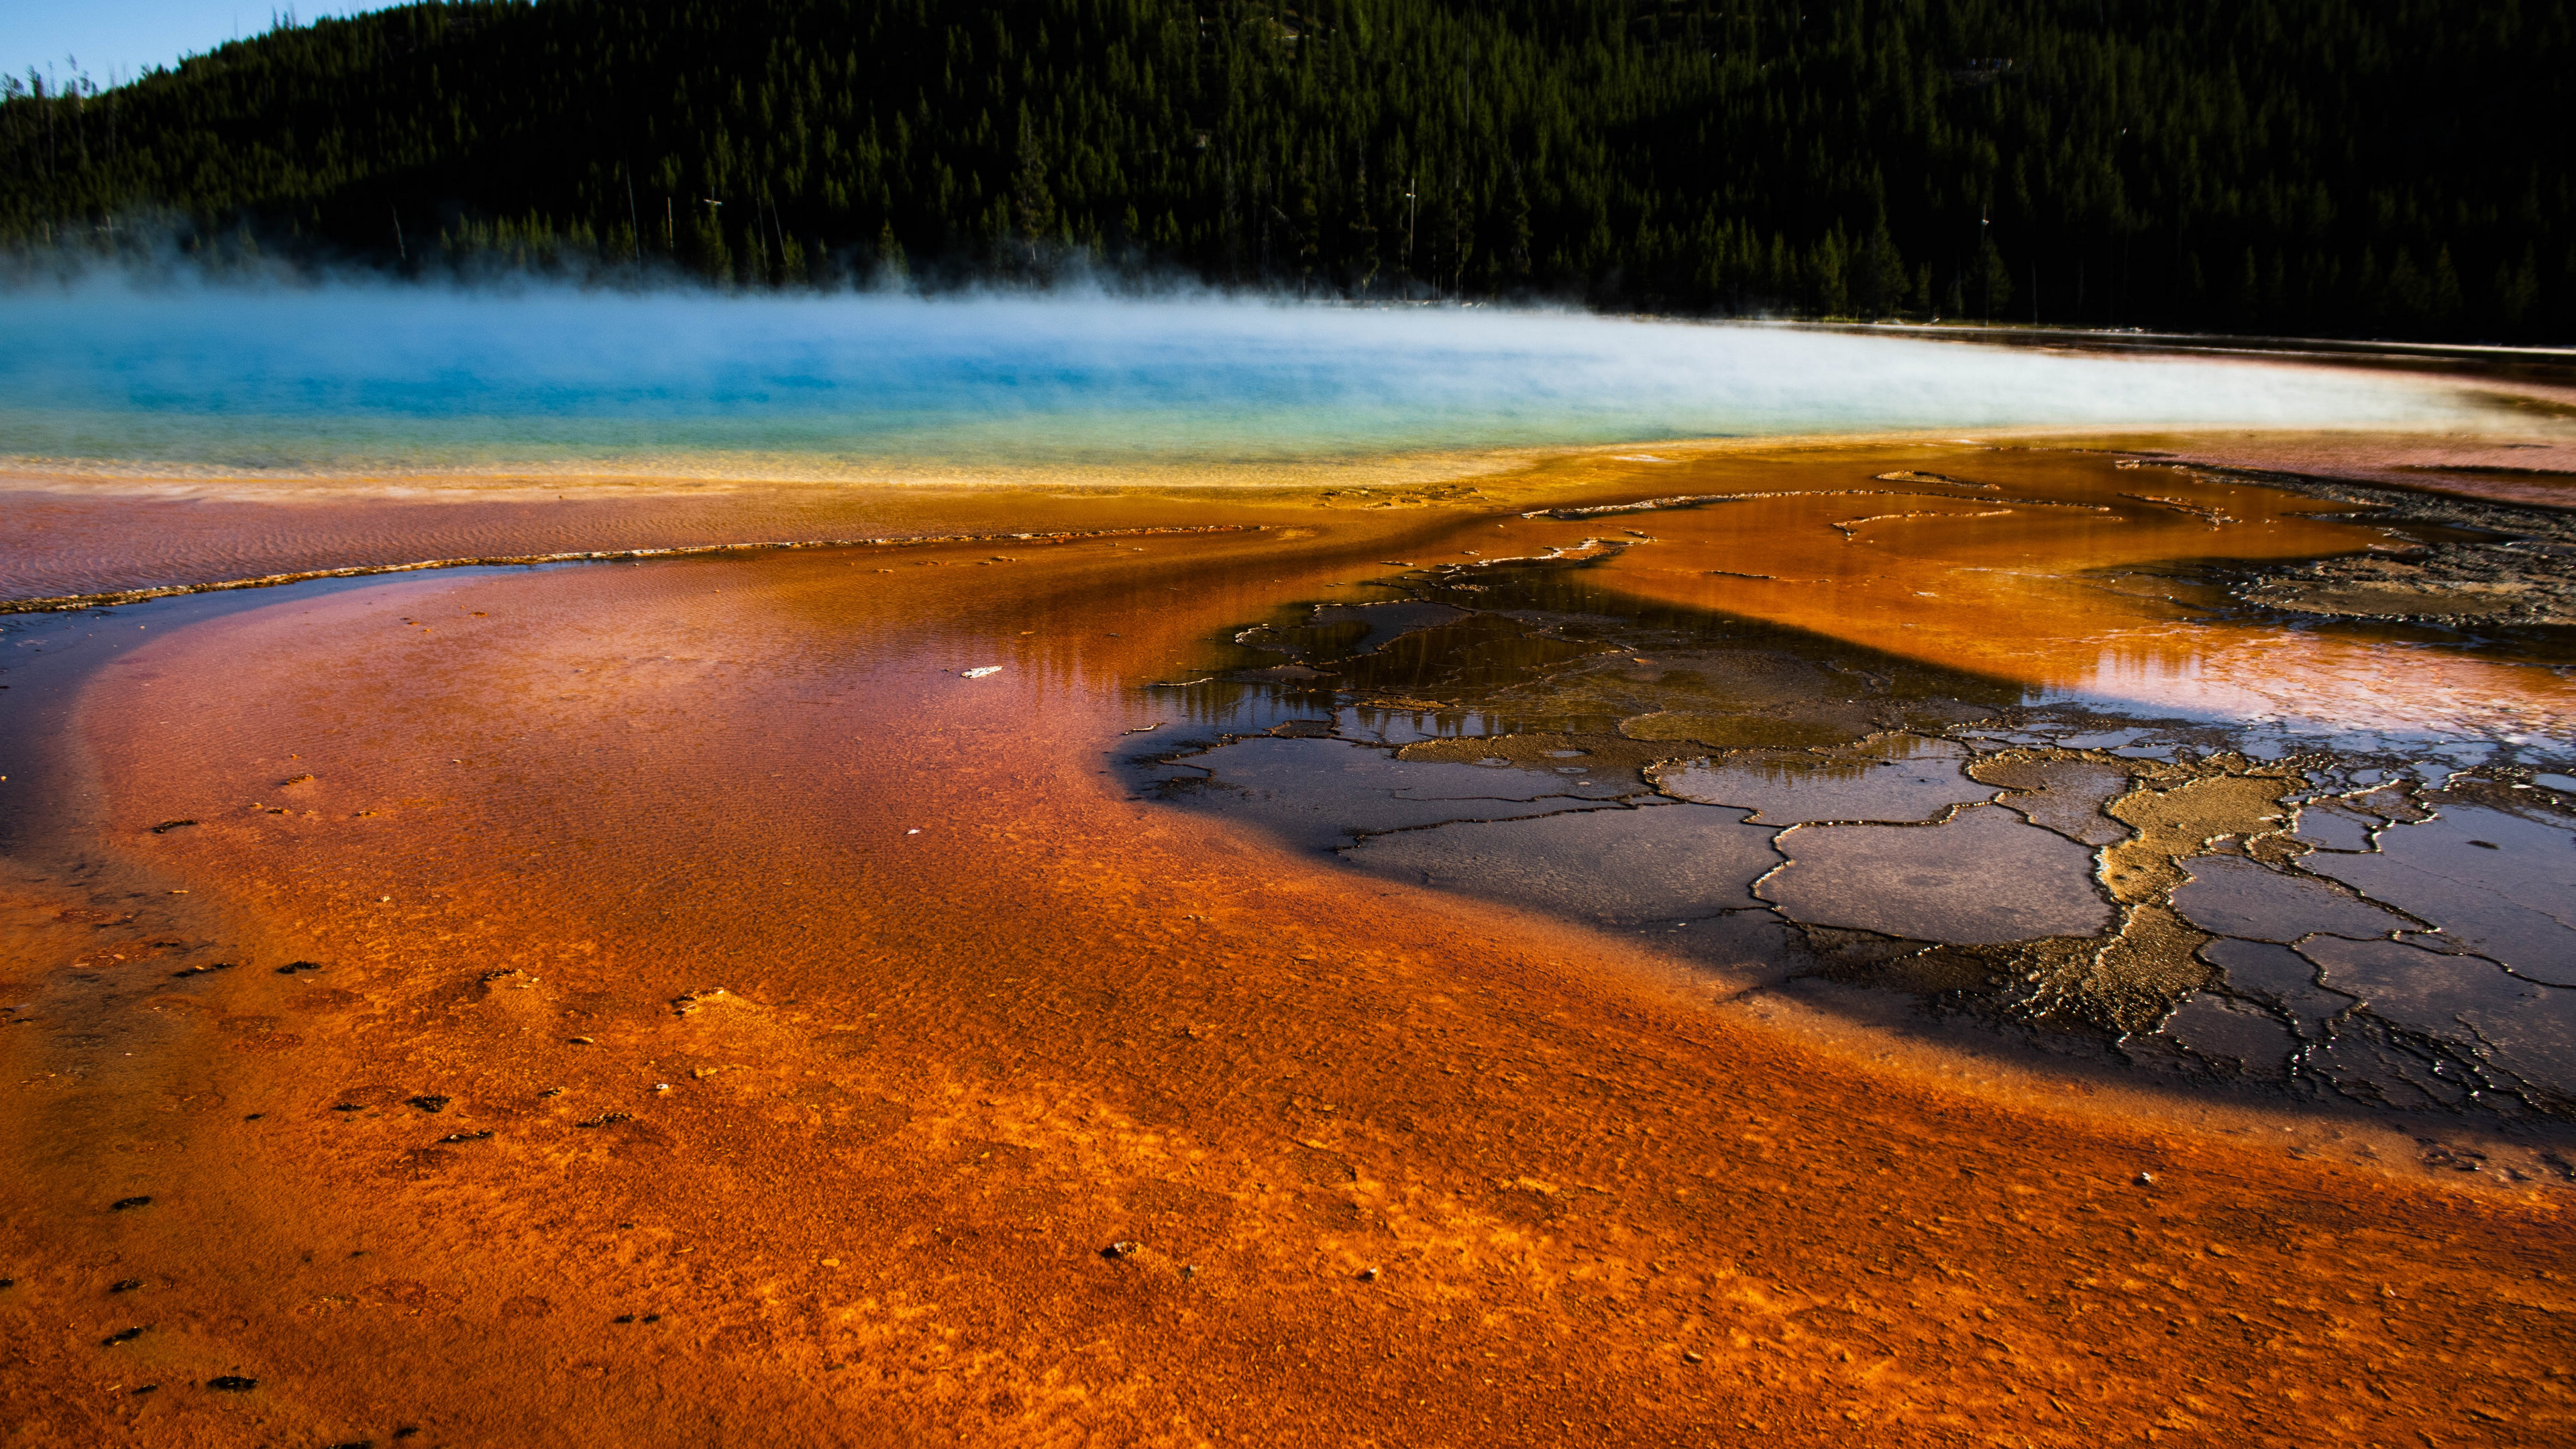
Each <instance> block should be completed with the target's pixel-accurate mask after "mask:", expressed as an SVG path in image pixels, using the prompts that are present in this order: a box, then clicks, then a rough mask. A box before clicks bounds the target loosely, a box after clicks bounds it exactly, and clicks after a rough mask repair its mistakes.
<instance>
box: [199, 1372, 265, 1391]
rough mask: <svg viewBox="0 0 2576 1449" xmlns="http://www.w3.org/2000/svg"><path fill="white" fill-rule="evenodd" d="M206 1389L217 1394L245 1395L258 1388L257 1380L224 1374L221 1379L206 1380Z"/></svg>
mask: <svg viewBox="0 0 2576 1449" xmlns="http://www.w3.org/2000/svg"><path fill="white" fill-rule="evenodd" d="M206 1387H207V1388H210V1389H212V1390H214V1391H215V1392H216V1393H219V1394H246V1393H249V1392H250V1391H251V1390H253V1389H255V1388H258V1387H259V1380H257V1379H246V1378H243V1377H242V1376H241V1375H239V1374H225V1375H223V1376H222V1377H221V1378H211V1379H208V1380H206Z"/></svg>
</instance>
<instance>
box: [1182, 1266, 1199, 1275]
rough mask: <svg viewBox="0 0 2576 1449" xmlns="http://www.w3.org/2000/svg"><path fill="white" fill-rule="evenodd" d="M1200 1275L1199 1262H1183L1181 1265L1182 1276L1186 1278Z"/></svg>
mask: <svg viewBox="0 0 2576 1449" xmlns="http://www.w3.org/2000/svg"><path fill="white" fill-rule="evenodd" d="M1198 1275H1199V1265H1198V1264H1196V1263H1183V1264H1182V1265H1181V1276H1182V1277H1184V1278H1195V1277H1197V1276H1198Z"/></svg>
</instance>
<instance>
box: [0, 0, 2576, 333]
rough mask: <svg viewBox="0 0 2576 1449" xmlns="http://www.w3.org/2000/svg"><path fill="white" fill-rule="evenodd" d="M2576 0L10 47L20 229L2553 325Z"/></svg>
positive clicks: (410, 247)
mask: <svg viewBox="0 0 2576 1449" xmlns="http://www.w3.org/2000/svg"><path fill="white" fill-rule="evenodd" d="M2569 10H2570V7H2569V6H2568V5H2567V4H2566V3H2563V0H2560V3H2550V0H2533V3H2516V0H2496V3H2488V4H2482V5H2476V6H2463V5H2456V4H2450V5H2446V4H2438V3H2432V0H1487V3H1483V4H1477V5H1470V4H1468V3H1466V0H1297V3H1296V4H1295V5H1294V6H1293V7H1292V6H1290V5H1288V4H1286V3H1280V0H1019V3H1014V4H1009V5H998V4H971V3H964V0H544V3H541V4H525V3H515V0H467V3H449V4H439V3H430V4H420V5H413V6H407V7H404V8H400V9H395V10H389V11H384V12H380V13H377V14H372V15H366V16H361V17H358V18H355V19H351V20H345V21H342V20H326V21H321V22H317V23H315V24H312V25H309V26H295V25H287V26H283V27H280V28H278V29H276V30H273V31H271V32H270V33H268V34H266V35H263V36H260V37H258V38H256V39H252V40H245V41H239V42H236V43H234V44H231V45H227V46H224V47H222V48H221V49H218V50H216V51H214V52H212V53H210V54H208V55H204V56H199V57H195V58H192V59H190V60H188V61H186V62H184V63H183V64H182V65H180V66H179V67H178V68H177V69H176V70H171V71H156V72H153V73H150V74H148V75H146V76H145V77H143V78H142V79H140V80H138V81H135V82H133V83H132V84H129V85H125V86H121V87H117V88H114V89H109V90H96V89H94V88H91V87H88V86H86V85H77V84H76V85H72V86H69V87H60V88H55V89H53V90H52V92H51V93H48V89H47V88H46V87H45V86H43V85H42V84H41V83H37V84H32V85H31V84H30V83H29V82H27V81H14V80H13V81H10V82H9V83H8V85H9V90H10V96H9V98H8V99H7V100H6V101H5V102H0V159H4V160H5V166H0V241H7V242H10V243H13V244H16V245H18V246H22V247H23V246H30V245H38V246H41V245H45V244H49V243H50V244H54V245H61V244H64V243H65V242H66V241H75V242H78V243H79V244H81V245H85V246H86V245H101V244H108V243H111V242H113V241H114V239H115V238H116V237H117V236H118V235H119V232H118V228H119V227H120V226H122V227H125V228H127V229H128V230H129V231H130V230H131V229H133V227H134V225H135V219H136V218H138V217H141V216H146V215H156V214H157V215H161V216H165V217H173V218H177V221H176V225H177V226H178V228H179V230H180V231H181V233H182V234H183V235H184V236H185V237H186V238H187V243H188V244H189V245H190V246H192V247H194V248H197V249H199V250H201V251H205V252H207V253H209V254H219V253H223V252H226V251H228V250H238V249H241V248H244V247H249V246H255V245H258V244H262V243H265V244H266V245H268V246H270V247H272V248H274V247H276V246H278V245H279V244H280V243H281V242H283V243H287V244H290V245H301V246H305V247H330V248H337V249H340V250H341V251H343V252H347V251H355V252H358V253H360V254H363V255H368V256H372V257H380V258H381V259H382V260H383V261H384V262H386V263H388V264H390V265H394V266H397V267H403V268H408V269H414V270H417V269H419V268H422V267H424V266H448V265H453V264H455V263H456V261H457V260H458V259H459V258H462V257H470V256H487V257H488V256H489V255H491V254H493V253H499V254H502V255H503V256H505V257H507V258H509V259H512V260H515V261H522V262H530V263H536V264H545V265H574V266H583V267H594V268H595V267H615V266H623V265H632V264H642V265H647V266H650V265H656V264H676V265H679V266H683V267H686V268H689V269H692V270H695V271H697V272H700V273H703V274H706V275H709V276H712V277H715V278H718V279H721V280H724V281H727V282H730V283H737V284H744V285H759V284H792V283H795V282H798V281H802V280H807V279H819V278H821V277H823V276H824V275H826V274H827V272H828V273H830V274H835V275H848V274H851V273H853V272H856V273H859V274H866V273H870V272H878V271H883V270H888V269H895V268H905V267H910V268H912V269H914V270H916V271H917V272H920V273H922V274H924V275H944V276H948V277H960V276H991V275H995V274H1012V273H1023V274H1025V273H1037V274H1046V273H1049V272H1051V271H1052V270H1054V269H1057V268H1060V267H1063V266H1065V265H1067V264H1068V263H1070V262H1073V261H1075V260H1077V259H1082V258H1088V259H1089V260H1090V261H1091V263H1092V264H1093V265H1095V266H1100V267H1106V268H1110V269H1113V270H1115V269H1121V268H1138V269H1149V268H1179V269H1184V270H1186V271H1189V272H1192V273H1195V274H1198V275H1200V276H1202V277H1205V278H1206V279H1208V280H1210V281H1214V282H1218V283H1225V284H1236V283H1259V284H1270V285H1280V284H1285V285H1289V286H1293V287H1298V288H1303V289H1306V290H1309V291H1322V292H1326V293H1331V294H1340V295H1353V296H1449V297H1465V296H1488V295H1530V294H1538V295H1556V296H1578V297H1582V298H1584V299H1587V300H1589V301H1591V302H1593V303H1596V304H1599V305H1615V306H1637V307H1646V308H1655V309H1666V310H1677V311H1714V312H1749V311H1758V310H1790V311H1799V312H1805V313H1810V314H1818V315H1840V316H1884V315H1891V314H1913V315H1929V314H1939V315H1943V316H1950V317H1967V318H1979V317H1987V318H1992V319H1995V320H1999V321H2000V320H2006V319H2009V320H2014V321H2030V320H2041V321H2047V322H2067V323H2085V324H2112V325H2143V326H2180V327H2202V328H2219V329H2226V330H2233V331H2300V332H2311V333H2320V334H2335V335H2371V334H2397V335H2420V336H2445V337H2469V336H2475V337H2489V338H2497V339H2507V338H2534V337H2538V338H2552V337H2567V336H2570V335H2576V228H2571V226H2570V205H2569V203H2570V187H2571V185H2576V181H2571V168H2569V167H2568V165H2567V164H2566V162H2565V160H2564V143H2563V140H2562V141H2552V140H2550V139H2549V138H2550V137H2551V136H2554V135H2561V134H2562V133H2561V132H2560V130H2559V128H2560V127H2561V126H2563V125H2564V124H2565V117H2566V116H2567V115H2569V114H2571V106H2570V102H2571V99H2576V97H2572V96H2571V90H2576V85H2571V80H2570V75H2571V64H2570V62H2571V61H2576V44H2571V23H2570V13H2569ZM31 79H32V78H31Z"/></svg>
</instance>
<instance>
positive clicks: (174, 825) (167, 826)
mask: <svg viewBox="0 0 2576 1449" xmlns="http://www.w3.org/2000/svg"><path fill="white" fill-rule="evenodd" d="M196 823H197V822H196V821H194V820H164V821H162V822H161V823H160V824H158V825H155V826H153V827H152V833H153V834H155V835H167V834H169V833H170V832H171V831H173V830H184V829H186V828H187V827H188V826H191V825H194V824H196Z"/></svg>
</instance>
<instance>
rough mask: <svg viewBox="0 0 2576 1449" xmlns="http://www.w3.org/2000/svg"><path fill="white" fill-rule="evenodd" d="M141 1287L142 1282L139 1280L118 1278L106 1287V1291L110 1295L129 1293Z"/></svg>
mask: <svg viewBox="0 0 2576 1449" xmlns="http://www.w3.org/2000/svg"><path fill="white" fill-rule="evenodd" d="M142 1286H143V1280H142V1279H140V1278H119V1279H117V1280H116V1281H115V1282H113V1283H110V1284H108V1285H107V1291H108V1292H110V1293H131V1292H133V1291H134V1290H135V1289H137V1288H140V1287H142Z"/></svg>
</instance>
